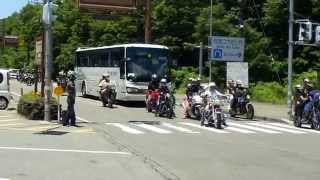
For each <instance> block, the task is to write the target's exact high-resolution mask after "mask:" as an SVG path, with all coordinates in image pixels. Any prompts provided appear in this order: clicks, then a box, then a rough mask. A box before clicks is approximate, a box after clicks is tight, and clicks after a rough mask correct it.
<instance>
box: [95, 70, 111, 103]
mask: <svg viewBox="0 0 320 180" xmlns="http://www.w3.org/2000/svg"><path fill="white" fill-rule="evenodd" d="M110 85H111V83H110V75H109V74H103V75H102V79H101V80H100V81H99V85H98V86H99V88H100V91H99V93H100V96H101V98H103V97H108V95H109V94H108V93H109V87H110ZM103 106H105V104H103Z"/></svg>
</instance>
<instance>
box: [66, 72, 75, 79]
mask: <svg viewBox="0 0 320 180" xmlns="http://www.w3.org/2000/svg"><path fill="white" fill-rule="evenodd" d="M68 78H69V79H75V78H76V74H75V72H74V71H68Z"/></svg>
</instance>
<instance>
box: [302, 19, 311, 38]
mask: <svg viewBox="0 0 320 180" xmlns="http://www.w3.org/2000/svg"><path fill="white" fill-rule="evenodd" d="M311 40H312V23H311V22H304V23H301V24H300V29H299V41H311Z"/></svg>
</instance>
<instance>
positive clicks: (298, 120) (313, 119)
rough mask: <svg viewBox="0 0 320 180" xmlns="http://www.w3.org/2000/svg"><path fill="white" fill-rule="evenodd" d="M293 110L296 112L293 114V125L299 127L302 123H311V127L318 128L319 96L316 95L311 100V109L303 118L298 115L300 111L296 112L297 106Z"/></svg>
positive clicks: (319, 114) (319, 122)
mask: <svg viewBox="0 0 320 180" xmlns="http://www.w3.org/2000/svg"><path fill="white" fill-rule="evenodd" d="M299 103H302V102H299ZM295 111H296V112H295V114H294V116H293V122H294V123H293V124H294V126H296V127H301V126H302V124H307V125H311V128H312V129H315V130H320V97H318V98H317V99H316V100H315V101H314V102H313V105H312V109H311V111H310V112H309V113H308V114H306V116H305V118H304V119H303V118H302V117H301V116H300V114H302V112H297V111H299V109H298V108H296V110H295Z"/></svg>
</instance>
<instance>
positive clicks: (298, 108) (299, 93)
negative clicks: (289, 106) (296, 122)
mask: <svg viewBox="0 0 320 180" xmlns="http://www.w3.org/2000/svg"><path fill="white" fill-rule="evenodd" d="M293 99H294V101H293V103H294V112H295V116H298V117H300V118H302V112H303V111H302V110H303V106H304V103H305V101H306V100H307V98H306V95H305V94H304V92H303V88H302V86H301V85H300V84H297V85H296V86H295V94H294V98H293Z"/></svg>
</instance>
